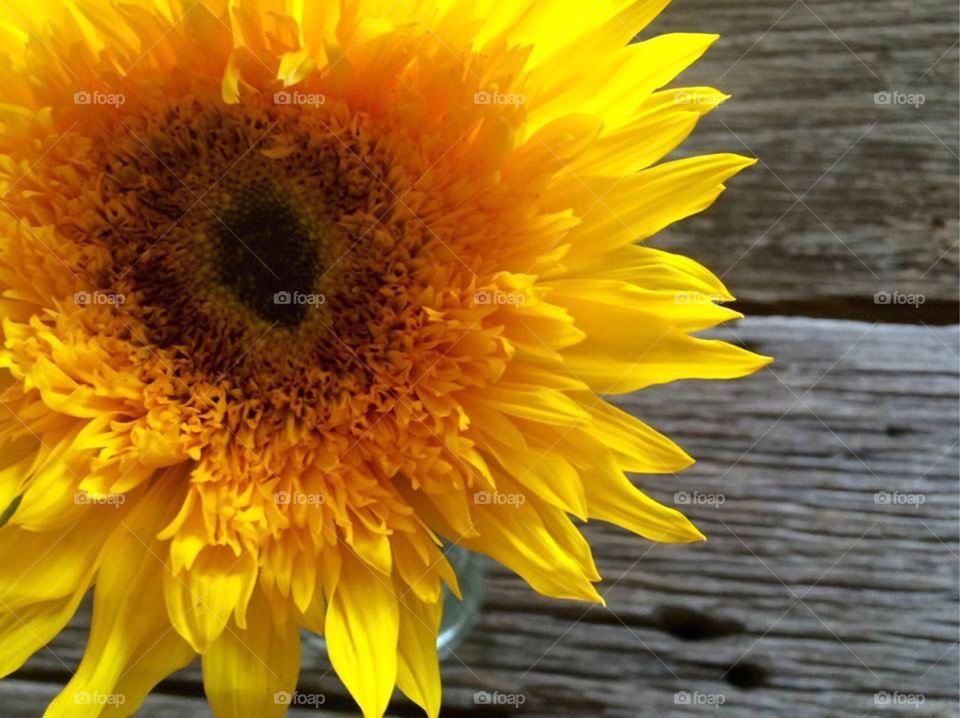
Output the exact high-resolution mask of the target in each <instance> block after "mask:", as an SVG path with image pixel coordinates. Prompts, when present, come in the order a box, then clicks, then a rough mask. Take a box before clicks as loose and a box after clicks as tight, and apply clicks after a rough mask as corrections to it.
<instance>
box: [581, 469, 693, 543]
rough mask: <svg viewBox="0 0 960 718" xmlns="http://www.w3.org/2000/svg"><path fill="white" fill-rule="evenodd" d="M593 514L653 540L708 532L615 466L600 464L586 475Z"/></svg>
mask: <svg viewBox="0 0 960 718" xmlns="http://www.w3.org/2000/svg"><path fill="white" fill-rule="evenodd" d="M584 485H585V486H586V487H587V504H588V505H589V507H590V518H595V519H600V520H602V521H609V522H610V523H613V524H616V525H617V526H622V527H623V528H625V529H627V530H629V531H633V532H634V533H636V534H639V535H641V536H643V537H644V538H648V539H650V540H651V541H661V542H663V543H689V542H691V541H703V540H705V539H704V536H703V534H702V533H700V531H698V530H697V528H696V527H695V526H694V525H693V524H692V523H690V521H689V519H687V517H686V516H684V515H683V514H681V513H680V512H679V511H677V510H675V509H671V508H670V507H668V506H664V505H663V504H660V503H658V502H656V501H654V500H653V499H651V498H650V497H649V496H647V495H646V494H644V493H643V492H642V491H640V490H639V489H637V488H636V487H635V486H634V485H633V484H631V483H630V480H629V479H627V477H626V476H624V474H623V472H622V471H620V470H619V469H617V468H616V467H615V466H608V467H606V468H604V467H596V468H594V469H590V470H587V472H586V473H585V476H584Z"/></svg>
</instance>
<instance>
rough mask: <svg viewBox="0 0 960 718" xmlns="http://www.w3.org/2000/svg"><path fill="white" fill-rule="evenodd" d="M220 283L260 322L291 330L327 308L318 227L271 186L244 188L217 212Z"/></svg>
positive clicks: (215, 229) (252, 185)
mask: <svg viewBox="0 0 960 718" xmlns="http://www.w3.org/2000/svg"><path fill="white" fill-rule="evenodd" d="M217 215H218V222H217V223H216V224H214V226H213V230H214V233H215V236H216V251H217V260H218V261H217V264H218V268H219V275H220V283H221V284H222V285H223V286H224V287H227V288H228V289H229V290H230V292H231V293H232V294H233V295H234V296H235V297H236V298H237V299H239V300H240V302H242V303H243V304H244V305H245V306H246V307H247V308H248V309H250V310H251V311H252V312H254V313H255V314H256V315H257V316H259V317H260V318H261V319H263V320H264V321H267V322H270V323H271V324H280V325H282V326H284V327H287V328H293V327H295V326H297V325H298V324H300V323H301V322H302V321H303V320H304V318H305V317H306V316H307V313H308V312H309V311H310V309H311V308H313V307H318V306H319V305H321V304H323V303H325V301H326V297H324V296H323V294H321V293H320V292H319V291H318V287H317V280H318V279H319V277H320V275H321V274H322V270H321V261H320V247H319V242H318V239H319V238H318V237H317V236H316V233H317V232H316V228H311V227H310V226H308V224H306V223H305V221H304V218H303V217H302V216H301V215H300V214H298V212H297V210H296V209H295V207H294V206H293V204H292V202H290V201H289V199H288V198H286V197H284V195H283V193H282V192H281V191H279V190H278V189H277V187H276V186H275V185H273V184H271V183H266V182H259V181H258V182H254V183H252V184H248V185H245V186H242V187H241V188H240V190H239V191H238V192H237V193H236V194H234V195H233V196H231V197H229V199H228V203H227V206H226V207H225V208H224V209H223V211H221V212H218V213H217Z"/></svg>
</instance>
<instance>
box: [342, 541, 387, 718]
mask: <svg viewBox="0 0 960 718" xmlns="http://www.w3.org/2000/svg"><path fill="white" fill-rule="evenodd" d="M399 621H400V618H399V610H398V607H397V597H396V593H395V591H394V587H393V584H392V583H391V582H390V579H388V578H386V577H384V576H382V575H381V574H379V573H377V572H376V571H374V569H371V568H370V567H368V566H367V565H366V564H364V563H363V562H361V561H360V560H359V559H357V558H356V557H354V556H352V555H350V556H345V557H344V560H343V565H342V566H341V569H340V580H339V581H338V583H337V588H336V590H335V591H334V593H333V596H332V597H331V598H330V603H329V606H328V607H327V621H326V625H325V629H326V630H325V631H324V635H325V636H326V638H327V651H328V653H329V655H330V662H331V663H332V664H333V667H334V669H335V670H336V671H337V675H338V676H340V679H341V680H342V681H343V684H344V685H345V686H346V687H347V690H348V691H350V695H352V696H353V698H354V700H356V701H357V703H358V704H359V705H360V709H361V710H362V711H363V715H364V718H381V716H383V714H384V713H385V712H386V710H387V704H388V703H389V702H390V695H391V694H392V693H393V688H394V685H395V684H396V681H397V640H398V635H399V630H400V629H399Z"/></svg>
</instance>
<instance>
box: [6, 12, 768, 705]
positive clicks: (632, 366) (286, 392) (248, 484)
mask: <svg viewBox="0 0 960 718" xmlns="http://www.w3.org/2000/svg"><path fill="white" fill-rule="evenodd" d="M11 3H12V4H11ZM666 4H667V1H666V0H641V1H639V2H636V1H631V0H606V1H604V2H598V3H586V4H584V3H582V2H581V1H580V0H517V1H515V2H503V1H502V0H433V1H432V2H430V1H428V0H398V1H397V2H394V1H393V0H339V2H336V1H331V2H323V3H321V2H312V1H311V0H307V1H306V2H304V1H303V0H301V1H300V2H296V1H288V2H284V1H283V0H235V1H234V2H227V1H226V0H201V1H200V2H195V1H189V0H168V2H159V1H154V0H128V2H126V3H110V2H106V1H105V0H76V1H75V2H66V3H64V2H61V1H60V0H57V1H49V2H48V1H47V0H33V2H30V3H27V2H25V1H23V2H15V3H13V2H12V0H10V2H5V3H0V39H2V47H3V48H5V50H4V53H5V57H4V58H3V61H2V63H0V87H2V88H3V89H2V90H0V94H2V97H0V193H2V194H0V289H2V294H0V307H2V319H3V321H2V345H0V392H2V394H0V402H2V403H0V407H2V408H0V447H2V448H0V456H2V463H0V508H2V507H6V511H5V512H4V514H3V518H2V521H3V522H5V524H4V526H3V528H2V529H0V557H2V560H0V636H2V645H3V648H2V650H0V671H2V675H6V674H9V673H10V672H12V671H14V670H16V669H17V668H18V667H19V666H21V665H22V664H23V662H24V661H25V660H26V659H27V658H28V657H29V656H30V655H31V654H33V653H34V652H35V651H37V650H38V649H39V648H41V647H42V646H43V645H44V644H46V643H47V642H48V641H49V640H50V639H51V638H52V637H53V636H55V635H56V634H57V633H58V632H59V631H60V630H61V629H62V628H63V627H64V625H65V624H66V623H67V621H68V620H69V619H70V618H71V616H72V615H73V614H74V613H75V611H76V609H77V607H78V604H79V602H80V601H81V598H82V597H83V596H84V595H85V594H86V592H87V591H88V590H89V589H90V588H91V587H92V588H93V619H92V626H91V630H90V636H89V640H88V643H87V646H86V651H85V654H84V656H83V659H82V661H81V663H80V665H79V668H78V670H77V671H76V673H75V675H73V677H72V678H71V680H70V681H69V683H68V685H67V686H66V688H65V689H64V691H63V692H62V693H61V694H60V695H59V696H58V697H57V698H56V699H55V700H54V701H53V703H52V704H51V706H50V707H49V709H48V711H47V715H48V716H81V715H84V716H94V715H102V714H105V713H109V714H110V715H129V714H131V713H133V712H135V711H136V710H137V709H138V707H139V706H140V705H141V703H142V701H143V699H144V698H145V696H146V694H147V693H148V692H149V691H150V690H151V689H152V688H153V686H155V685H156V684H157V683H158V682H159V681H160V680H162V679H163V678H164V677H166V676H167V675H169V674H170V673H172V672H174V671H176V670H178V669H180V668H182V667H184V666H186V665H187V664H188V663H190V662H191V661H192V660H193V659H194V658H195V657H196V656H197V655H198V654H199V655H200V656H201V657H202V667H203V682H204V687H205V691H206V694H207V697H208V699H209V701H210V704H211V706H212V708H213V710H214V712H215V713H216V714H217V715H218V716H220V717H221V718H222V717H224V716H244V717H246V716H257V717H259V716H276V715H281V714H282V713H283V712H284V710H285V706H284V705H282V704H278V702H277V701H276V700H275V695H276V693H277V692H279V691H287V692H289V691H293V690H294V687H295V685H296V682H297V675H298V671H299V641H300V633H301V630H302V629H303V628H305V629H307V630H309V631H313V632H316V633H318V634H323V635H324V637H325V639H326V641H327V646H328V651H329V656H330V660H331V662H332V665H333V667H334V668H335V670H336V671H337V673H338V675H339V676H340V678H341V679H342V681H343V683H344V684H345V685H346V687H347V689H348V690H349V691H350V693H351V694H352V695H353V696H354V697H355V698H356V700H357V702H358V703H359V705H360V706H361V708H362V710H363V713H364V715H365V716H381V715H382V714H383V713H384V711H385V710H386V707H387V704H388V702H389V700H390V697H391V694H392V692H393V690H394V687H395V686H398V687H399V688H400V689H401V690H402V691H403V692H404V693H405V694H406V695H407V696H408V697H409V698H410V699H411V700H413V701H414V702H416V703H417V704H419V705H420V706H421V707H422V708H423V709H424V710H425V712H426V713H427V714H428V715H430V716H436V715H437V714H438V712H439V707H440V674H439V666H438V659H437V652H436V647H435V646H436V644H435V641H436V634H437V630H438V626H439V624H440V620H441V608H442V601H441V596H442V592H443V590H444V586H446V587H447V589H449V590H450V591H452V592H454V593H455V594H456V593H457V592H458V588H457V579H456V575H455V573H454V571H453V570H452V568H451V566H450V564H449V563H448V561H447V559H446V556H445V548H444V547H445V546H447V545H459V546H463V547H466V548H467V549H470V550H473V551H478V552H482V553H484V554H487V555H489V556H491V557H493V558H494V559H496V560H497V561H499V562H500V563H502V564H504V565H505V566H507V567H508V568H509V569H511V570H513V571H515V572H516V573H517V574H519V575H520V576H521V577H522V578H523V579H525V580H526V581H527V582H528V583H529V584H530V586H531V587H532V588H533V589H535V590H536V591H538V592H540V593H542V594H545V595H547V596H551V597H556V598H564V599H580V600H585V601H594V602H602V598H601V596H600V595H599V594H598V592H597V590H596V588H595V586H594V584H595V583H596V582H597V581H598V580H599V578H600V577H599V575H598V573H597V570H596V567H595V566H594V563H593V560H592V558H591V554H590V548H589V546H588V544H587V543H586V541H585V540H584V538H583V537H582V535H581V533H580V531H579V529H578V528H577V525H576V524H575V523H574V521H573V520H572V519H573V518H576V519H579V520H580V521H586V520H589V519H599V520H603V521H608V522H612V523H614V524H617V525H619V526H622V527H624V528H626V529H628V530H630V531H633V532H635V533H637V534H639V535H641V536H643V537H645V538H647V539H650V540H652V541H662V542H676V543H679V542H691V541H697V540H701V539H702V538H703V536H702V535H701V534H700V532H699V531H698V530H697V529H696V528H694V526H693V525H692V524H691V523H690V522H689V521H688V520H687V519H686V518H684V517H683V516H682V515H681V514H680V513H678V512H677V511H675V510H673V509H671V508H668V507H665V506H662V505H660V504H658V503H657V502H655V501H653V500H652V499H650V498H648V497H647V496H646V495H644V494H643V493H641V492H640V491H639V490H638V489H636V488H635V487H634V485H633V484H632V483H631V481H630V480H629V479H628V478H627V475H626V473H627V472H632V473H639V474H660V473H672V472H676V471H679V470H680V469H683V468H684V467H686V466H688V465H689V464H690V463H691V459H690V458H689V457H688V456H687V455H686V454H685V453H684V452H683V451H682V450H681V449H679V448H678V447H677V446H676V445H675V444H673V443H672V442H671V441H670V440H668V439H667V438H665V437H664V436H662V435H660V434H659V433H657V432H656V431H654V430H653V429H651V428H649V427H648V426H646V425H645V424H643V423H641V422H640V421H638V420H637V419H635V418H633V417H632V416H630V415H628V414H626V413H624V412H623V411H621V410H619V409H617V408H615V407H614V406H613V405H611V404H609V403H607V402H606V401H605V400H604V399H602V398H601V396H602V395H610V394H619V393H625V392H632V391H636V390H638V389H642V388H644V387H647V386H650V385H653V384H660V383H665V382H670V381H674V380H677V379H685V378H702V379H713V378H732V377H739V376H743V375H746V374H748V373H750V372H753V371H755V370H756V369H758V368H759V367H761V366H762V365H764V364H765V363H766V361H767V360H766V359H765V358H763V357H759V356H757V355H754V354H752V353H750V352H748V351H746V350H744V349H741V348H737V347H735V346H732V345H729V344H726V343H723V342H720V341H716V340H707V339H702V338H697V337H695V336H692V333H694V332H697V331H699V330H703V329H706V328H709V327H712V326H714V325H716V324H718V323H720V322H723V321H726V320H729V319H732V318H736V317H739V316H740V315H739V314H738V313H737V312H735V311H733V310H731V309H729V308H726V307H724V306H722V304H721V303H722V302H723V301H726V300H730V299H732V297H731V296H730V294H729V292H728V291H727V290H726V289H725V288H724V286H723V285H722V283H721V282H720V281H719V280H718V279H717V278H716V277H714V276H713V275H712V274H711V273H710V272H709V271H707V270H706V269H704V268H703V267H701V266H699V265H698V264H696V263H695V262H693V261H691V260H690V259H687V258H684V257H681V256H677V255H674V254H670V253H667V252H664V251H658V250H655V249H652V248H649V247H645V246H643V245H639V244H636V243H635V242H636V241H637V240H643V239H646V238H648V237H650V236H652V235H654V234H655V233H657V232H658V231H659V230H661V229H662V228H664V227H666V226H667V225H669V224H671V223H672V222H675V221H677V220H680V219H682V218H684V217H687V216H689V215H691V214H694V213H696V212H699V211H701V210H703V209H704V208H706V207H708V206H709V205H710V204H711V203H712V202H713V201H714V200H715V199H716V197H717V196H718V195H719V194H720V192H721V191H722V190H723V188H724V187H723V183H724V182H725V181H726V180H727V179H728V178H730V177H732V176H733V175H734V174H736V173H737V172H738V171H740V170H742V169H743V168H745V167H747V166H748V165H750V164H752V163H753V160H751V159H748V158H744V157H739V156H736V155H732V154H717V155H708V156H700V157H692V158H688V159H680V160H675V161H664V162H660V160H661V159H662V158H664V157H665V156H666V155H667V154H668V153H670V152H671V151H672V150H673V149H674V148H675V147H676V146H678V145H679V144H680V143H681V142H682V141H683V139H684V138H685V137H686V136H687V135H688V134H689V133H690V132H691V131H692V129H693V127H694V125H695V124H696V123H697V121H698V119H699V118H700V117H701V116H702V115H704V114H705V113H707V112H709V111H710V110H712V109H713V108H714V107H716V106H717V105H718V104H720V103H721V102H723V101H724V100H725V99H726V96H725V95H723V94H722V93H720V92H718V91H717V90H714V89H710V88H705V87H691V88H680V89H672V90H663V89H658V88H662V87H663V86H665V85H666V84H668V83H670V82H671V81H672V80H673V78H674V77H675V76H676V75H677V74H678V73H679V72H680V71H682V70H683V69H684V68H685V67H686V66H688V65H689V64H690V63H692V62H693V61H695V60H696V59H697V58H698V57H699V56H700V55H701V54H702V53H703V52H704V51H705V50H706V49H707V47H708V46H709V45H710V44H711V43H712V42H713V41H714V40H715V39H716V38H715V36H713V35H701V34H671V35H665V36H661V37H655V38H653V39H650V40H647V41H644V42H640V43H635V44H629V41H630V40H631V38H632V37H633V36H634V35H635V34H636V33H637V32H638V31H639V30H641V29H642V28H643V27H644V26H645V25H647V24H648V23H649V22H650V21H651V20H652V19H653V18H654V17H655V16H656V15H657V14H658V13H659V12H660V10H662V9H663V6H665V5H666ZM444 542H447V543H444ZM90 696H108V697H109V696H122V697H123V701H113V702H111V701H105V702H104V701H97V700H90V698H89V697H90Z"/></svg>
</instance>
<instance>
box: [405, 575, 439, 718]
mask: <svg viewBox="0 0 960 718" xmlns="http://www.w3.org/2000/svg"><path fill="white" fill-rule="evenodd" d="M442 615H443V600H442V599H438V600H436V601H434V602H428V601H421V600H420V599H419V598H417V597H416V596H414V595H412V594H410V593H407V594H405V595H403V597H402V598H401V600H400V642H399V646H400V651H399V661H398V664H397V686H399V688H400V690H402V691H403V692H404V693H405V694H406V696H407V698H409V699H410V700H412V701H413V702H414V703H416V704H417V705H418V706H420V707H421V708H423V710H424V711H425V712H426V714H427V716H429V718H437V716H439V715H440V695H441V691H442V686H441V683H440V659H439V656H438V655H437V632H438V631H439V630H440V619H441V617H442Z"/></svg>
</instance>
